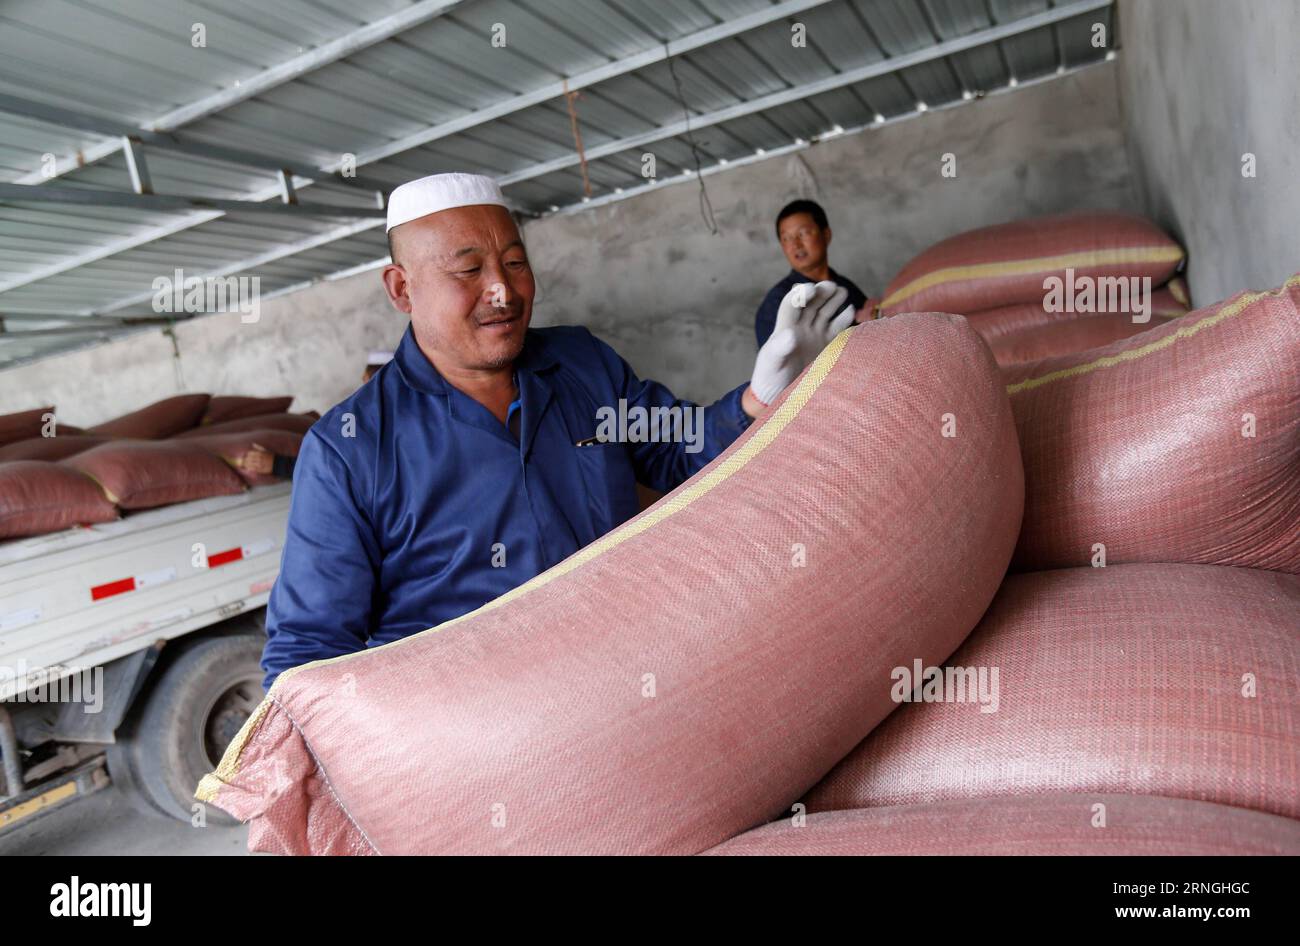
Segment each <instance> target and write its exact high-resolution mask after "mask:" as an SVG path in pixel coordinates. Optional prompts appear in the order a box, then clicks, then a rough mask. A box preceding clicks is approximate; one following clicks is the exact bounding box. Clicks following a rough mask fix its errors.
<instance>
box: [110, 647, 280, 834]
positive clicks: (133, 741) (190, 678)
mask: <svg viewBox="0 0 1300 946" xmlns="http://www.w3.org/2000/svg"><path fill="white" fill-rule="evenodd" d="M263 643H264V638H263V637H262V635H260V634H249V633H238V634H224V635H218V636H214V637H207V638H203V639H200V640H197V641H195V642H194V643H192V644H189V645H187V646H185V648H184V650H182V651H181V652H180V653H179V654H177V656H176V657H175V659H174V660H172V662H171V663H170V664H169V665H168V666H167V667H166V668H164V669H163V670H162V672H161V674H160V675H159V677H158V679H157V681H156V682H155V684H154V686H153V688H152V690H151V691H150V692H149V693H148V695H147V697H146V699H145V702H144V705H143V707H139V708H137V711H133V712H132V714H131V716H130V718H129V719H128V720H127V722H126V724H125V725H124V726H123V727H122V728H121V729H119V730H118V732H117V742H116V743H115V744H114V745H113V746H111V747H110V748H109V752H108V764H109V774H110V775H111V776H112V779H113V781H114V782H115V783H116V784H117V785H118V786H119V787H120V788H122V789H123V790H124V792H125V794H126V795H127V797H128V798H129V799H130V801H131V802H132V804H133V805H134V806H135V807H136V808H137V809H139V810H141V811H146V812H148V813H151V814H163V815H167V816H170V817H173V818H177V819H179V820H181V821H192V820H193V818H194V815H195V812H196V809H195V806H196V805H198V804H199V803H198V802H197V801H195V799H194V789H195V788H196V787H197V785H198V783H199V779H201V778H202V777H203V776H204V775H206V774H207V773H208V772H211V771H212V770H213V769H215V768H216V767H217V763H218V762H220V761H221V756H222V753H223V752H224V751H225V748H226V745H227V744H228V743H229V742H230V740H231V739H233V738H234V736H235V734H236V733H237V732H238V731H239V728H240V726H242V725H243V724H244V720H246V719H247V718H248V717H249V715H250V714H251V713H252V711H253V710H254V709H255V708H256V707H257V704H258V703H259V702H261V700H262V696H263V691H262V670H261V667H260V665H259V661H260V660H261V656H262V645H263ZM205 808H206V811H204V817H205V818H206V822H207V824H209V825H233V824H235V823H236V822H235V820H234V819H233V818H231V817H230V816H228V815H226V814H225V813H224V812H221V811H219V810H218V809H216V808H213V807H212V806H211V805H208V806H205Z"/></svg>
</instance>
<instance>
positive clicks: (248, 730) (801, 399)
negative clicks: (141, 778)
mask: <svg viewBox="0 0 1300 946" xmlns="http://www.w3.org/2000/svg"><path fill="white" fill-rule="evenodd" d="M850 331H852V329H851V328H848V329H845V330H844V331H842V332H840V334H839V335H837V336H835V338H834V339H832V340H831V343H830V344H829V345H827V346H826V347H825V348H824V349H823V350H822V353H821V354H820V355H819V356H818V357H817V360H816V361H814V362H813V363H812V364H811V365H810V366H809V368H808V370H807V372H805V374H804V376H803V379H802V380H801V381H800V382H799V384H798V386H797V387H796V388H795V389H794V390H793V391H791V392H790V395H789V396H788V397H787V398H786V399H785V401H784V402H783V403H782V404H781V406H780V407H779V408H778V409H777V411H776V413H774V414H773V415H772V416H771V417H770V418H768V420H767V422H766V423H764V424H763V426H761V427H759V428H758V429H757V430H756V431H754V434H753V436H751V437H750V438H749V439H748V440H747V441H745V443H744V444H743V445H742V446H741V448H740V449H739V450H737V451H736V452H735V453H733V454H732V455H731V456H729V457H727V459H726V460H724V461H723V462H722V463H720V464H718V465H717V466H716V467H715V468H714V469H712V470H710V471H709V472H708V473H706V474H702V475H700V476H699V477H697V478H695V479H693V480H690V481H688V482H687V483H686V484H685V485H684V486H683V487H682V488H680V489H678V490H676V491H675V492H673V493H670V494H669V495H668V496H667V497H666V498H665V499H664V500H663V501H662V502H660V503H659V504H658V505H656V506H655V507H653V508H652V509H650V510H648V511H647V512H646V513H645V514H644V515H642V516H641V517H639V518H637V519H633V520H632V521H631V522H629V523H627V524H626V525H624V526H621V527H620V528H618V529H615V530H614V531H613V532H611V533H610V534H609V535H606V536H604V537H603V538H600V539H597V540H596V541H595V542H592V543H591V544H590V545H588V546H586V547H585V548H583V549H580V550H579V551H577V552H575V553H574V554H573V555H570V556H569V557H568V558H566V559H565V560H564V561H563V562H560V563H559V564H558V565H556V566H554V567H553V568H549V569H547V570H546V571H544V572H542V573H541V574H540V575H537V576H536V577H534V578H532V579H530V580H529V581H526V582H524V583H523V584H522V585H520V586H519V587H517V588H514V589H512V590H510V591H508V592H506V593H505V594H503V595H501V596H500V597H499V598H494V599H492V600H491V601H489V602H487V603H486V604H484V605H482V606H480V607H478V608H476V609H475V610H473V611H470V612H469V613H468V614H462V615H461V616H460V617H456V618H452V619H451V620H449V621H444V622H443V623H441V624H439V625H438V626H437V627H432V628H429V629H428V630H427V631H421V632H420V633H419V634H412V635H411V636H410V637H404V638H402V639H401V640H396V641H393V642H392V643H389V644H385V645H384V647H385V649H387V648H391V647H400V646H401V645H402V644H405V643H408V642H410V641H414V640H417V639H418V638H421V637H423V636H424V635H425V634H436V633H438V632H439V631H443V630H446V629H447V628H449V627H451V626H452V625H454V624H459V623H460V622H461V621H467V620H469V619H470V618H472V617H475V616H477V615H480V614H485V613H487V612H488V611H493V610H495V609H497V608H499V607H501V606H502V605H506V604H509V603H510V602H512V601H517V600H518V599H519V598H520V597H522V596H523V595H526V594H527V593H528V592H530V591H536V590H537V589H538V588H542V587H544V586H546V585H549V584H550V583H551V582H553V581H555V580H556V579H557V578H562V577H563V576H565V575H567V574H569V573H570V572H572V571H573V570H574V569H576V568H580V567H581V566H583V565H585V564H587V563H588V562H590V561H592V560H593V559H595V558H597V557H599V556H600V555H603V554H604V553H605V552H608V551H610V550H611V549H614V548H617V547H618V546H620V545H622V544H623V543H624V542H626V541H628V540H629V539H632V538H635V537H636V536H638V535H641V534H642V533H643V532H646V531H647V530H649V529H651V528H653V527H654V526H656V525H658V524H659V523H661V522H663V521H664V520H666V519H668V518H670V517H672V516H674V515H676V514H677V513H679V512H681V511H682V510H683V509H685V508H686V507H687V506H690V505H691V504H692V503H694V502H695V501H696V500H697V499H699V498H701V497H702V496H704V495H706V494H707V493H709V492H710V491H711V490H713V489H715V488H716V487H718V486H720V485H721V484H722V483H724V482H726V480H727V479H728V478H729V477H731V476H733V475H735V474H736V473H738V472H739V471H740V470H741V469H743V468H744V467H745V465H746V464H748V463H749V462H750V461H752V460H753V459H754V458H755V457H757V456H758V455H759V454H760V453H762V452H763V451H764V450H765V449H767V448H768V447H769V446H770V445H771V444H772V442H773V441H775V440H776V438H777V436H778V435H779V434H780V433H781V431H783V430H785V428H786V427H788V426H789V425H790V422H791V421H792V420H794V419H795V417H797V416H798V414H799V412H800V411H801V410H802V409H803V408H804V406H805V405H806V404H807V403H808V401H809V400H810V399H811V398H812V396H813V394H814V393H816V391H817V389H818V388H819V387H821V384H822V382H823V381H825V380H826V378H827V376H828V375H829V374H830V373H831V369H832V368H834V367H835V363H836V362H837V361H839V358H840V355H841V353H842V352H843V351H844V347H845V346H846V345H847V344H848V341H849V333H850ZM370 652H371V651H369V650H364V651H359V652H357V653H354V654H342V655H340V656H338V657H328V658H326V659H325V660H315V661H312V662H311V663H308V664H303V665H302V666H299V667H293V668H291V669H289V670H286V671H284V672H283V673H281V674H280V676H279V677H277V678H276V681H275V683H274V684H272V686H271V690H270V692H269V693H267V695H266V697H265V698H264V699H263V700H262V702H261V704H260V705H259V706H258V707H257V710H256V711H255V712H254V713H253V715H252V716H250V717H249V718H248V720H247V721H245V723H244V725H243V727H241V728H240V730H239V732H238V733H237V734H236V735H235V738H234V739H233V740H231V742H230V745H229V746H228V747H227V748H226V751H225V754H224V755H223V756H222V757H221V762H220V764H219V765H218V766H217V770H216V772H214V773H211V774H209V775H205V776H203V780H202V781H201V782H200V783H199V787H198V790H197V791H196V792H195V796H194V797H195V798H198V799H199V800H200V801H212V800H213V799H215V798H216V795H217V792H218V791H219V790H220V788H221V786H222V784H223V783H226V782H229V781H230V780H231V779H233V778H234V777H235V776H236V775H238V774H239V757H240V755H241V754H242V753H243V751H244V747H245V745H247V743H248V740H249V738H250V736H251V735H252V732H253V730H254V729H255V728H256V727H257V724H258V723H259V722H260V721H261V719H262V717H264V716H265V715H266V711H267V709H268V708H269V707H270V705H271V703H272V702H273V700H272V697H273V695H274V694H275V691H276V689H277V688H278V687H279V686H280V684H281V682H282V681H283V680H287V679H288V678H289V677H291V676H293V675H294V674H295V673H298V672H299V671H301V670H306V669H308V668H310V667H323V666H326V665H327V664H334V663H339V662H341V661H344V660H351V659H353V658H355V657H360V656H362V655H364V654H367V653H370Z"/></svg>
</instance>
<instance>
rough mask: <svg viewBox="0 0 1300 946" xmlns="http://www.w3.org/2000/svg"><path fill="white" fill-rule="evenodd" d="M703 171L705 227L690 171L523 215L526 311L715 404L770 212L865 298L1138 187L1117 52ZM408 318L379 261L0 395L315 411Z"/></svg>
mask: <svg viewBox="0 0 1300 946" xmlns="http://www.w3.org/2000/svg"><path fill="white" fill-rule="evenodd" d="M946 152H951V153H952V154H954V155H955V156H956V161H957V177H956V178H955V179H945V178H943V177H942V176H941V175H940V163H941V160H942V156H943V154H944V153H946ZM706 181H707V185H708V190H709V196H710V198H711V201H712V205H713V208H714V210H715V212H716V215H717V221H718V224H719V226H720V229H721V232H720V233H719V234H718V235H716V236H714V235H712V234H710V233H709V231H708V230H707V229H706V228H705V226H704V224H703V222H702V220H701V218H700V213H699V194H698V185H697V184H695V183H684V184H676V185H665V186H663V187H662V188H661V189H657V190H654V191H652V192H649V193H646V194H643V195H640V196H637V197H634V198H631V199H628V200H624V201H622V202H619V203H614V204H608V205H605V206H601V207H596V208H590V209H588V210H586V211H584V212H581V213H576V214H571V215H555V216H551V217H547V218H544V219H541V220H538V221H534V222H531V223H529V224H528V225H527V226H526V227H525V231H524V232H525V241H526V243H527V244H528V247H529V253H530V255H531V257H532V260H533V265H534V268H535V270H536V271H537V273H538V277H539V289H540V293H539V298H538V303H537V307H536V314H535V323H534V324H537V325H546V324H557V323H571V324H572V323H578V324H584V325H587V326H589V327H591V329H592V330H593V331H594V332H596V334H598V335H599V336H601V337H602V338H604V339H605V340H607V341H608V342H610V343H611V344H612V345H614V347H615V348H616V349H617V350H618V351H620V352H621V353H622V354H623V356H624V357H625V358H627V359H628V361H630V362H631V363H632V365H633V367H634V368H635V369H636V370H637V371H638V372H639V373H640V374H641V375H642V376H643V377H654V378H657V379H658V380H660V381H663V382H665V383H666V384H668V385H669V386H670V387H672V388H673V390H674V391H676V392H677V393H678V394H680V395H682V396H684V397H690V398H694V399H697V400H704V399H712V398H714V397H716V396H717V395H718V394H720V393H722V392H723V391H725V390H727V389H728V388H730V387H733V386H735V385H736V384H739V383H740V382H742V381H744V380H745V379H746V378H747V377H748V376H749V372H750V370H751V369H752V367H753V358H754V336H753V318H754V309H755V308H756V307H757V305H758V303H759V301H760V300H761V299H762V296H763V294H764V293H765V292H766V290H767V289H768V287H769V286H770V285H771V284H772V283H774V282H776V281H777V280H778V279H780V278H781V277H782V276H783V275H784V274H785V272H786V269H787V268H786V264H785V261H784V259H783V257H782V256H781V252H780V248H779V247H778V245H777V243H776V239H775V236H774V233H773V218H774V217H775V214H776V212H777V210H778V209H779V208H780V207H781V206H782V204H784V203H785V202H786V201H788V200H791V199H793V198H795V197H812V198H815V199H817V200H819V201H821V202H822V204H823V205H824V206H825V207H826V208H827V210H828V212H829V214H830V216H831V224H832V227H833V229H834V232H835V236H834V241H833V244H832V246H831V264H832V265H833V266H834V267H835V268H836V269H837V270H839V271H840V272H843V273H844V274H846V275H848V276H849V277H850V278H852V279H853V280H854V281H855V282H857V283H858V284H859V285H860V286H861V287H862V288H863V289H864V290H865V291H866V292H867V293H869V294H872V293H878V292H879V291H880V290H881V289H882V288H883V287H884V285H885V283H886V282H887V281H888V280H889V278H890V277H891V276H892V275H893V273H894V272H895V271H896V270H897V269H898V268H899V267H900V266H901V265H902V264H903V263H904V262H906V261H907V260H908V259H909V258H910V257H911V256H913V255H914V254H915V253H917V252H918V251H920V250H921V249H923V248H925V247H926V246H928V245H929V244H930V243H933V242H934V241H935V240H938V239H941V238H943V237H945V236H949V235H951V234H953V233H956V232H958V231H961V230H965V229H967V228H970V227H974V226H980V225H983V224H989V223H998V222H1002V221H1006V220H1011V219H1015V218H1017V217H1021V216H1025V215H1029V214H1039V213H1051V212H1056V211H1063V210H1069V209H1075V208H1112V207H1127V206H1131V205H1132V203H1133V200H1134V191H1133V187H1132V181H1131V176H1130V173H1129V165H1128V158H1127V155H1126V153H1125V148H1124V142H1123V138H1122V130H1121V120H1120V113H1119V107H1118V82H1117V69H1116V64H1115V63H1107V64H1103V65H1099V66H1096V67H1093V68H1090V69H1087V70H1084V71H1082V72H1079V73H1075V74H1071V75H1068V76H1065V77H1062V78H1060V79H1054V80H1051V81H1048V82H1045V83H1042V84H1038V85H1032V86H1025V87H1022V88H1020V89H1017V90H1014V91H1010V92H1007V93H1005V94H997V95H992V96H989V97H988V98H986V99H983V100H980V101H975V102H971V103H969V104H965V105H961V106H958V107H954V108H951V109H940V110H934V111H931V112H928V113H926V114H923V115H920V116H918V117H916V118H915V119H909V120H906V121H902V122H898V123H895V124H889V125H886V126H884V127H881V128H875V129H870V130H868V131H865V132H862V133H860V134H853V135H844V136H842V137H837V138H834V139H831V140H829V141H826V142H824V143H821V144H819V145H817V146H816V147H813V148H809V149H807V150H805V151H802V152H800V153H798V154H797V155H794V156H789V157H775V158H771V159H768V160H765V161H761V162H755V163H752V164H749V165H745V166H742V167H736V168H734V169H732V170H728V171H726V172H724V173H720V174H716V175H712V176H709V177H707V178H706ZM403 328H404V323H403V321H402V319H401V317H400V316H399V315H398V314H397V313H395V312H393V311H392V310H390V309H389V308H388V304H387V301H386V300H385V299H384V297H383V292H382V289H381V287H380V284H379V277H378V273H377V272H370V273H363V274H360V275H357V276H353V277H350V278H348V279H344V280H338V281H335V282H330V283H322V284H320V285H317V286H314V287H312V288H310V289H307V290H304V291H302V292H299V293H295V294H293V295H291V296H286V297H282V298H280V299H275V300H270V301H268V302H266V303H264V304H263V305H262V316H261V321H260V322H259V323H258V324H256V325H242V324H240V322H239V317H238V315H215V316H209V317H206V318H202V319H199V320H196V321H194V322H192V323H188V324H184V325H180V326H178V327H177V329H176V336H177V340H178V344H179V348H180V353H181V357H180V359H179V360H177V359H175V358H174V357H173V351H172V345H171V342H170V341H169V340H168V339H167V338H165V337H162V336H161V335H159V334H158V333H149V334H142V335H137V336H132V337H130V338H126V339H122V340H119V341H117V342H114V343H111V344H107V345H102V346H99V347H97V348H93V349H88V350H83V351H78V352H72V353H68V354H65V355H61V356H55V357H51V358H46V359H43V360H42V361H39V362H35V363H32V364H29V365H24V366H20V367H18V368H14V369H10V370H8V371H3V372H0V404H4V405H5V409H12V410H18V409H20V408H23V407H28V406H39V405H40V404H44V403H49V402H51V401H53V402H54V403H56V404H57V405H58V407H59V411H60V414H61V416H63V417H64V418H65V419H66V420H67V421H68V422H70V423H77V424H84V423H94V422H97V421H99V420H102V419H105V418H108V417H112V416H115V415H117V414H120V413H123V412H125V411H127V410H131V409H134V408H136V407H139V406H142V405H144V404H145V403H148V402H149V401H152V400H155V399H157V398H160V397H164V396H166V395H169V394H173V393H176V392H178V391H180V390H192V391H214V392H218V393H247V394H278V393H285V392H293V393H296V394H297V395H298V396H299V397H298V401H297V403H296V408H297V409H300V410H302V409H307V408H318V409H324V408H326V407H329V406H330V405H331V404H333V403H335V402H337V401H338V400H339V399H341V398H342V397H344V396H345V395H347V394H348V393H349V392H350V391H351V390H352V389H353V387H355V384H356V379H357V376H358V374H359V372H360V370H361V367H362V361H363V360H364V353H365V351H366V350H367V349H369V348H381V347H386V346H387V347H391V346H392V345H394V344H395V343H396V341H397V339H398V338H400V336H401V332H402V330H403ZM178 373H179V377H178ZM10 405H12V407H10Z"/></svg>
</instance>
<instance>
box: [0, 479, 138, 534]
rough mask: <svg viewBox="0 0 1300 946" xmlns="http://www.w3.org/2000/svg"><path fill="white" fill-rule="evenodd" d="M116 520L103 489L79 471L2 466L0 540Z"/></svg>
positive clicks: (114, 511) (112, 507) (114, 512)
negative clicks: (101, 490)
mask: <svg viewBox="0 0 1300 946" xmlns="http://www.w3.org/2000/svg"><path fill="white" fill-rule="evenodd" d="M116 518H117V509H116V508H115V507H114V506H113V504H112V503H111V502H109V501H108V500H107V499H106V498H104V494H103V493H102V492H100V489H99V487H98V486H96V485H95V484H94V483H93V482H92V481H91V480H89V479H87V478H86V477H85V476H83V475H82V474H81V473H78V472H77V471H76V470H70V469H68V468H67V467H63V466H60V465H59V464H57V463H44V462H41V461H39V460H15V461H12V462H9V463H0V539H15V538H19V537H21V536H29V535H42V534H44V533H46V532H58V531H59V530H60V529H67V528H69V527H71V526H77V525H93V524H94V523H96V522H109V521H111V520H113V519H116Z"/></svg>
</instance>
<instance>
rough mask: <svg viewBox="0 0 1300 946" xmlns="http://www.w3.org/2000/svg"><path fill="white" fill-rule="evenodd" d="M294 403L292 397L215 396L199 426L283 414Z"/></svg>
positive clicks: (209, 402)
mask: <svg viewBox="0 0 1300 946" xmlns="http://www.w3.org/2000/svg"><path fill="white" fill-rule="evenodd" d="M292 403H293V397H292V395H290V396H288V397H243V396H240V395H233V394H217V395H213V397H212V400H210V401H208V408H207V410H206V411H204V412H203V419H202V420H201V421H199V426H201V427H206V426H208V425H210V424H221V423H225V422H226V421H228V420H239V419H240V418H243V417H257V416H259V415H262V414H283V413H284V412H286V411H287V410H289V405H290V404H292Z"/></svg>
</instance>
